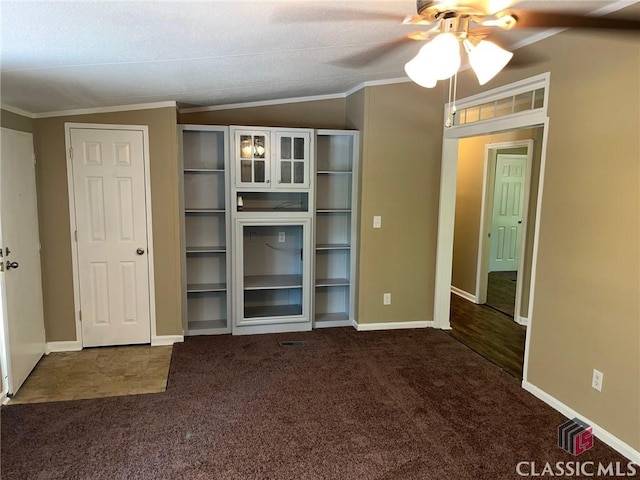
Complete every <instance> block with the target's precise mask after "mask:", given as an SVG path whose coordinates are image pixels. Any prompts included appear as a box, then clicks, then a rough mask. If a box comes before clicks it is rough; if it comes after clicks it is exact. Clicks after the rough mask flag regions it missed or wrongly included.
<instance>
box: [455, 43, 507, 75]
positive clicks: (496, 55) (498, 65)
mask: <svg viewBox="0 0 640 480" xmlns="http://www.w3.org/2000/svg"><path fill="white" fill-rule="evenodd" d="M465 48H466V50H467V54H468V56H469V63H470V64H471V68H473V71H474V72H475V74H476V77H478V83H480V85H484V84H485V83H487V82H488V81H489V80H491V79H492V78H493V77H495V76H496V75H497V74H498V73H499V72H500V71H501V70H502V69H503V68H504V67H505V65H506V64H507V63H509V60H511V58H512V57H513V53H511V52H508V51H507V50H505V49H504V48H500V47H499V46H498V45H496V44H495V43H493V42H490V41H488V40H482V41H481V42H480V43H478V45H476V46H475V47H474V46H473V45H471V42H469V41H467V40H465Z"/></svg>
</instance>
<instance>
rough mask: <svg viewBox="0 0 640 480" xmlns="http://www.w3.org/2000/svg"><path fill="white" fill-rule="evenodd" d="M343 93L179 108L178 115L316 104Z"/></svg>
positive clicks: (341, 96) (338, 97) (333, 98)
mask: <svg viewBox="0 0 640 480" xmlns="http://www.w3.org/2000/svg"><path fill="white" fill-rule="evenodd" d="M344 97H345V94H344V93H331V94H328V95H311V96H308V97H293V98H278V99H275V100H261V101H257V102H243V103H227V104H224V105H212V106H209V107H189V108H179V109H178V111H179V112H180V113H197V112H214V111H216V110H234V109H236V108H252V107H268V106H270V105H282V104H287V103H302V102H317V101H322V100H335V99H340V98H344Z"/></svg>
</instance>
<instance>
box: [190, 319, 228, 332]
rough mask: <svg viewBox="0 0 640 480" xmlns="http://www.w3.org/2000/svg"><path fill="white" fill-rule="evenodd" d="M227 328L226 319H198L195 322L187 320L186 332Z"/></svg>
mask: <svg viewBox="0 0 640 480" xmlns="http://www.w3.org/2000/svg"><path fill="white" fill-rule="evenodd" d="M226 328H227V320H226V319H224V318H223V319H220V320H200V321H197V322H189V323H188V324H187V334H191V335H193V334H196V335H197V334H203V333H206V332H205V330H207V331H208V330H223V329H226Z"/></svg>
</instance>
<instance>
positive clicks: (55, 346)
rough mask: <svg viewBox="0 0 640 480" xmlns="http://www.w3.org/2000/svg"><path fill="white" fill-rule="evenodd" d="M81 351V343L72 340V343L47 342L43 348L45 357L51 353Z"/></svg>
mask: <svg viewBox="0 0 640 480" xmlns="http://www.w3.org/2000/svg"><path fill="white" fill-rule="evenodd" d="M80 350H82V342H79V341H77V340H74V341H72V342H47V344H46V345H45V348H44V353H45V355H49V354H50V353H52V352H79V351H80Z"/></svg>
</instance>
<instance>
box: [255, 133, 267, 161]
mask: <svg viewBox="0 0 640 480" xmlns="http://www.w3.org/2000/svg"><path fill="white" fill-rule="evenodd" d="M264 145H265V140H264V136H262V135H257V136H255V137H253V158H264V154H265V152H266V149H265V147H264Z"/></svg>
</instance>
